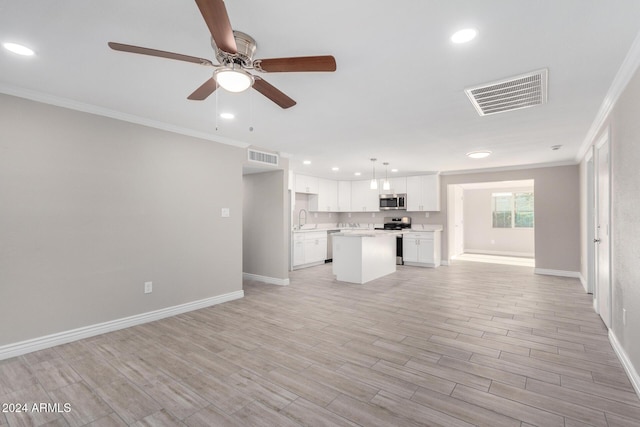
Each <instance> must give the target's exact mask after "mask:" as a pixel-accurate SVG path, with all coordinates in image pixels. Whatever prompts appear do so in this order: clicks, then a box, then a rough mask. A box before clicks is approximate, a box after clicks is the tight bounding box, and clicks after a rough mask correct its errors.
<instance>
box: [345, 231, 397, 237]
mask: <svg viewBox="0 0 640 427" xmlns="http://www.w3.org/2000/svg"><path fill="white" fill-rule="evenodd" d="M403 233H406V231H404V230H344V231H340V232H339V233H335V234H333V237H339V236H345V237H378V236H397V235H398V234H403Z"/></svg>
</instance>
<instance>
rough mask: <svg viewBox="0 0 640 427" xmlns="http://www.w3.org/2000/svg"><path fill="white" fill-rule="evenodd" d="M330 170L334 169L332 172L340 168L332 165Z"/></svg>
mask: <svg viewBox="0 0 640 427" xmlns="http://www.w3.org/2000/svg"><path fill="white" fill-rule="evenodd" d="M331 170H332V171H334V172H338V171H339V170H340V168H339V167H337V166H334V167H332V168H331Z"/></svg>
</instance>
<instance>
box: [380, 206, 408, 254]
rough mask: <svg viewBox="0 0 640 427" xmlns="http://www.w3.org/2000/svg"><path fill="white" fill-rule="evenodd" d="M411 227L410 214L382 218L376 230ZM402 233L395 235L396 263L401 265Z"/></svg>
mask: <svg viewBox="0 0 640 427" xmlns="http://www.w3.org/2000/svg"><path fill="white" fill-rule="evenodd" d="M409 228H411V217H410V216H388V217H385V218H384V224H383V226H382V228H376V230H404V229H409ZM402 264H403V261H402V234H398V236H397V237H396V265H402Z"/></svg>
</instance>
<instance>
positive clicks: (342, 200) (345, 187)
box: [338, 181, 351, 212]
mask: <svg viewBox="0 0 640 427" xmlns="http://www.w3.org/2000/svg"><path fill="white" fill-rule="evenodd" d="M338 212H351V181H338Z"/></svg>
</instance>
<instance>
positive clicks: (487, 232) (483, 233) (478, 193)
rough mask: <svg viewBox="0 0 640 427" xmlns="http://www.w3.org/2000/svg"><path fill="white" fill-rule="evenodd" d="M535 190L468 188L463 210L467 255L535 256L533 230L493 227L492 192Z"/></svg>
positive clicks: (465, 192)
mask: <svg viewBox="0 0 640 427" xmlns="http://www.w3.org/2000/svg"><path fill="white" fill-rule="evenodd" d="M532 191H533V188H531V187H529V188H512V187H510V188H501V187H496V188H491V189H485V188H482V189H480V188H479V189H465V190H464V208H463V210H464V250H465V252H469V253H488V254H501V255H513V256H527V257H533V256H534V249H535V245H534V229H533V228H493V222H492V215H493V205H492V197H491V195H492V193H497V192H498V193H499V192H532ZM534 200H535V199H534ZM534 215H535V213H534Z"/></svg>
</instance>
